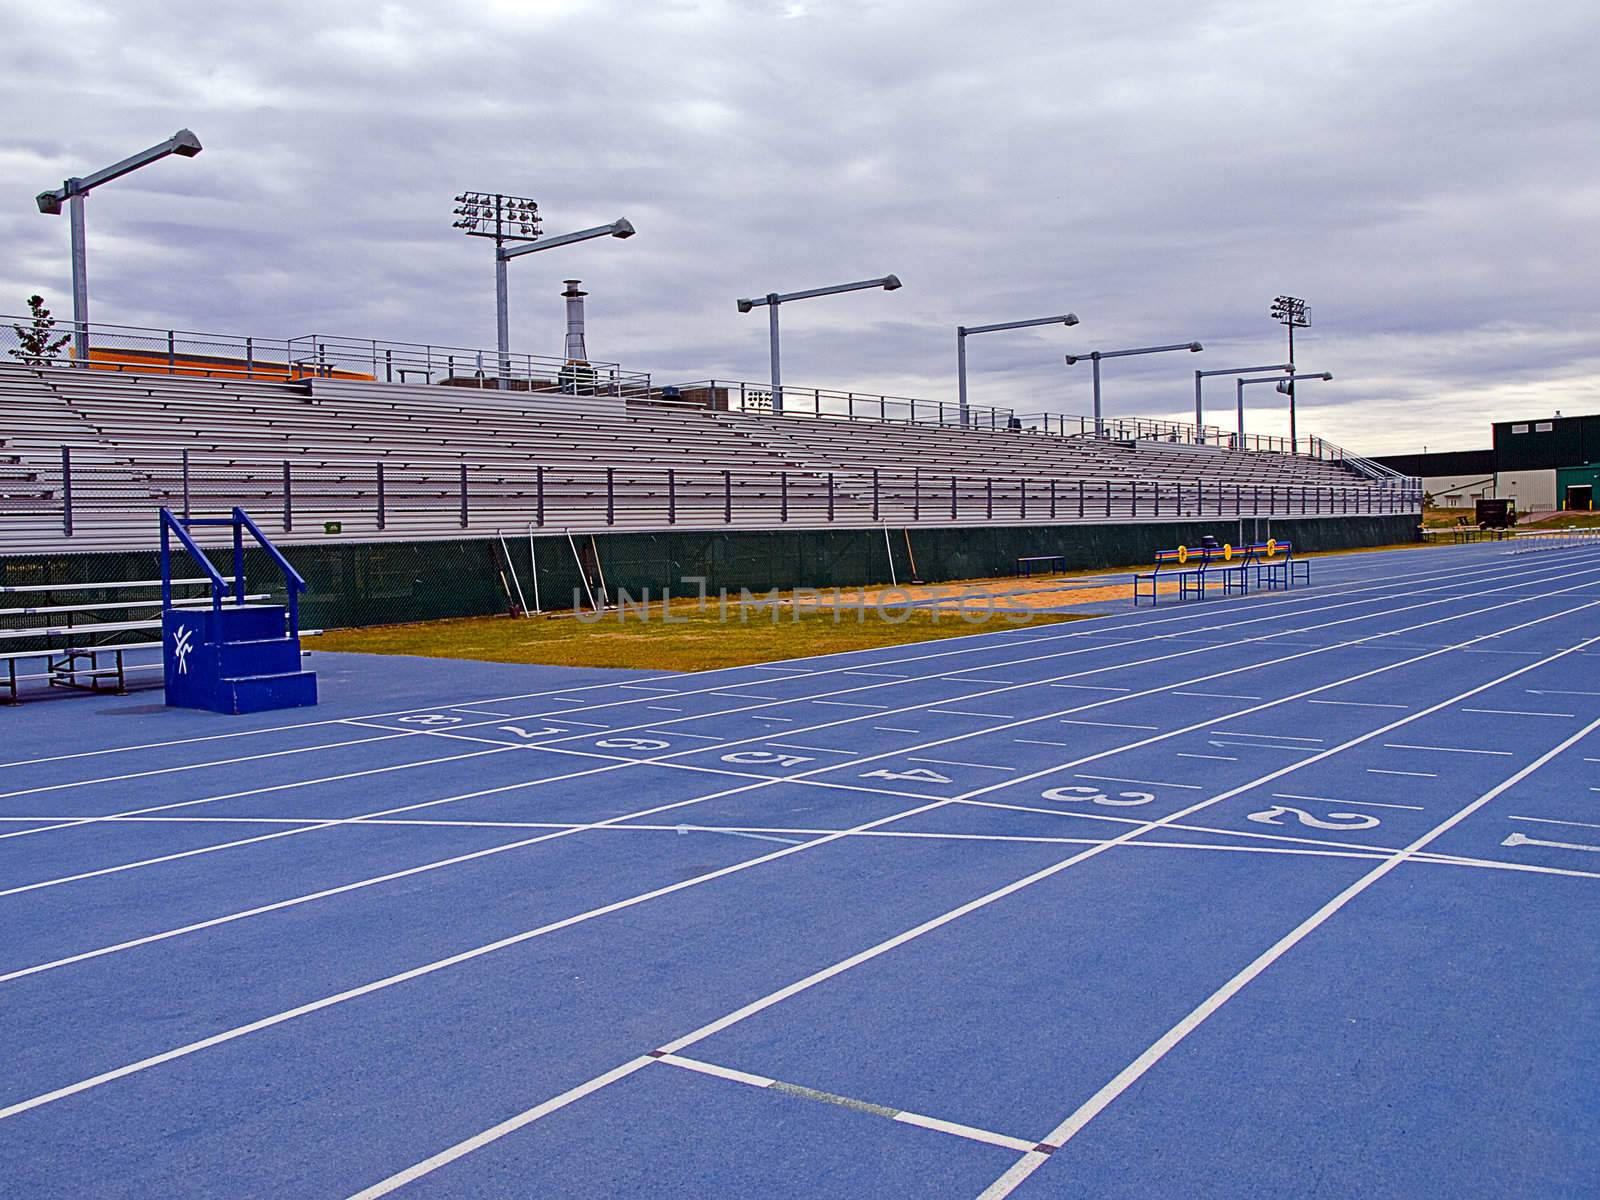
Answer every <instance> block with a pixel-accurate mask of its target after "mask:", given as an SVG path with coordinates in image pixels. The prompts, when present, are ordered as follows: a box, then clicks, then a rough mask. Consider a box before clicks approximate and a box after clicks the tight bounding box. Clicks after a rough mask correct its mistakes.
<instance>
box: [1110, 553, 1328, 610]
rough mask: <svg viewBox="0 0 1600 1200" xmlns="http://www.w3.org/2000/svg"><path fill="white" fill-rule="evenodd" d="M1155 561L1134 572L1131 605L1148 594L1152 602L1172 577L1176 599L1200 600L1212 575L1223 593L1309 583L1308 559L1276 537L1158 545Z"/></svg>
mask: <svg viewBox="0 0 1600 1200" xmlns="http://www.w3.org/2000/svg"><path fill="white" fill-rule="evenodd" d="M1280 556H1281V557H1280ZM1155 564H1156V565H1155V570H1153V571H1144V572H1140V573H1139V574H1136V575H1135V576H1134V577H1133V604H1134V607H1135V608H1137V607H1138V606H1139V602H1140V601H1141V600H1143V599H1145V598H1146V597H1147V596H1148V598H1149V600H1150V603H1151V604H1155V603H1156V597H1157V594H1158V591H1159V588H1160V586H1161V584H1162V583H1163V582H1167V581H1171V580H1174V579H1176V580H1177V583H1178V599H1179V600H1204V599H1205V595H1206V584H1207V582H1208V581H1209V580H1210V579H1211V578H1212V577H1215V578H1217V579H1220V581H1221V583H1222V592H1223V595H1232V594H1235V593H1237V594H1239V595H1245V594H1247V593H1248V592H1249V591H1250V588H1251V587H1252V586H1254V587H1257V588H1265V589H1266V590H1267V591H1280V590H1283V589H1286V588H1291V587H1293V586H1294V585H1295V584H1297V583H1299V584H1309V583H1310V582H1311V564H1310V563H1309V562H1307V561H1306V560H1305V559H1303V558H1295V557H1294V543H1292V542H1280V541H1278V540H1277V539H1276V538H1268V539H1267V540H1266V541H1264V542H1250V543H1248V544H1246V545H1243V546H1237V547H1236V546H1232V545H1220V546H1194V547H1190V546H1179V547H1177V548H1176V549H1173V550H1157V551H1156V554H1155ZM1146 587H1148V591H1146Z"/></svg>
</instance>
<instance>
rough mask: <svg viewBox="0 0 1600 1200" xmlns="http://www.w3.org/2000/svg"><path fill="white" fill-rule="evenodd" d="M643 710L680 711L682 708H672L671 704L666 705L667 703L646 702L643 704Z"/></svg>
mask: <svg viewBox="0 0 1600 1200" xmlns="http://www.w3.org/2000/svg"><path fill="white" fill-rule="evenodd" d="M644 711H645V712H682V711H683V709H681V708H673V707H672V706H670V705H667V704H646V705H645V706H644Z"/></svg>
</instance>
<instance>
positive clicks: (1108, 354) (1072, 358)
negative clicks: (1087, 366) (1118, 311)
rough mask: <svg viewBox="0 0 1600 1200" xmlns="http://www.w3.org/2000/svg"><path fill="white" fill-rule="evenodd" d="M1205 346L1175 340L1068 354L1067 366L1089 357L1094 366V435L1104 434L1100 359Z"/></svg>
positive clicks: (1193, 350) (1195, 351)
mask: <svg viewBox="0 0 1600 1200" xmlns="http://www.w3.org/2000/svg"><path fill="white" fill-rule="evenodd" d="M1204 349H1205V347H1204V346H1202V345H1201V344H1200V343H1199V342H1174V343H1172V344H1171V345H1169V346H1136V347H1134V348H1133V349H1131V350H1091V351H1089V353H1087V354H1068V355H1067V356H1066V360H1067V366H1069V367H1070V366H1072V365H1074V364H1075V363H1080V362H1082V361H1083V360H1084V359H1088V360H1089V361H1090V363H1092V364H1093V366H1094V435H1095V437H1102V436H1104V424H1103V423H1102V421H1101V419H1100V360H1101V359H1102V358H1128V357H1130V356H1132V355H1135V354H1166V353H1168V352H1169V351H1173V350H1187V351H1188V352H1189V353H1190V354H1199V353H1200V352H1201V351H1202V350H1204Z"/></svg>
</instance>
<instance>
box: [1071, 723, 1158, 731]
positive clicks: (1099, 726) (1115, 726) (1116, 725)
mask: <svg viewBox="0 0 1600 1200" xmlns="http://www.w3.org/2000/svg"><path fill="white" fill-rule="evenodd" d="M1058 724H1061V725H1093V726H1095V727H1096V728H1097V729H1160V728H1161V726H1159V725H1127V724H1123V723H1121V722H1118V721H1060V722H1058Z"/></svg>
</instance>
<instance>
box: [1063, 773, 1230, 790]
mask: <svg viewBox="0 0 1600 1200" xmlns="http://www.w3.org/2000/svg"><path fill="white" fill-rule="evenodd" d="M1073 778H1074V779H1093V780H1095V781H1097V782H1101V783H1137V784H1139V785H1140V786H1141V787H1162V788H1183V789H1185V790H1186V791H1191V792H1203V791H1205V785H1204V784H1199V783H1162V782H1160V781H1159V780H1155V779H1126V778H1124V777H1123V776H1121V775H1085V774H1083V773H1081V772H1079V773H1077V774H1074V775H1073Z"/></svg>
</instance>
